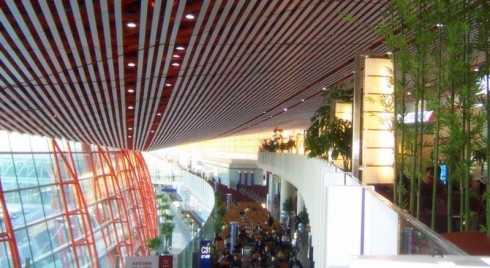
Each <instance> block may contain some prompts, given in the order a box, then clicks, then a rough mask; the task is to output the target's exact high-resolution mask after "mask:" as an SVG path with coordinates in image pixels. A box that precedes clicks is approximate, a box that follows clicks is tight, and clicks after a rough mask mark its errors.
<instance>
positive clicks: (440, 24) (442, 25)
mask: <svg viewBox="0 0 490 268" xmlns="http://www.w3.org/2000/svg"><path fill="white" fill-rule="evenodd" d="M436 27H437V28H442V27H444V24H442V23H437V24H436Z"/></svg>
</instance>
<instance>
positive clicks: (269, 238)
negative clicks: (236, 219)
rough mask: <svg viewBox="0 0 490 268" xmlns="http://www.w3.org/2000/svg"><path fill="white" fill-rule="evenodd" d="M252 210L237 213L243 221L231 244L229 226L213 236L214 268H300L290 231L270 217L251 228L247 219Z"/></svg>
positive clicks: (297, 246)
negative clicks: (214, 249) (216, 255)
mask: <svg viewBox="0 0 490 268" xmlns="http://www.w3.org/2000/svg"><path fill="white" fill-rule="evenodd" d="M255 209H256V207H252V208H251V209H250V208H248V207H247V208H245V209H243V210H241V211H239V215H240V216H241V219H242V220H243V221H242V224H241V226H239V227H238V232H236V234H237V236H236V237H235V238H234V241H233V242H234V243H232V240H233V238H232V237H231V235H232V233H233V232H231V230H230V225H226V226H225V228H224V229H223V231H222V232H221V233H219V234H216V236H215V238H214V244H215V246H216V249H217V250H218V254H219V259H218V262H217V263H216V265H215V267H233V268H235V267H261V268H262V267H264V268H265V267H267V268H268V267H295V268H297V267H303V265H302V264H301V262H300V261H299V260H298V258H297V254H298V253H299V250H300V246H299V243H297V240H296V239H295V236H293V239H291V235H290V234H291V230H290V229H289V228H288V227H287V226H285V225H284V224H280V223H278V222H277V221H275V220H274V219H273V218H272V216H271V215H270V214H269V213H267V214H268V216H267V218H266V219H264V221H263V224H260V223H257V224H255V226H253V225H251V224H250V223H251V221H249V220H248V219H247V215H248V214H252V213H253V212H254V210H255ZM232 244H234V246H233V248H231V247H232Z"/></svg>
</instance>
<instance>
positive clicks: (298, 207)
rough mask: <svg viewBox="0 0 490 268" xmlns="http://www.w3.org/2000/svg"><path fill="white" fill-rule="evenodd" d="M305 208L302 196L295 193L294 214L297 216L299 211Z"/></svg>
mask: <svg viewBox="0 0 490 268" xmlns="http://www.w3.org/2000/svg"><path fill="white" fill-rule="evenodd" d="M304 208H305V200H304V199H303V196H302V195H301V193H300V192H299V190H298V192H297V198H296V212H297V214H299V213H300V212H301V211H303V210H304Z"/></svg>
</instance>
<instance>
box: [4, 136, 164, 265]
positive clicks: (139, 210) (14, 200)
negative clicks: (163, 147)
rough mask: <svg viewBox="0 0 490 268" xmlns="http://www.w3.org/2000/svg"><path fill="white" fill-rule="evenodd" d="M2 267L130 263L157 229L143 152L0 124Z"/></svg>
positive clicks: (139, 253) (151, 190) (146, 251)
mask: <svg viewBox="0 0 490 268" xmlns="http://www.w3.org/2000/svg"><path fill="white" fill-rule="evenodd" d="M0 182H1V183H0V210H1V211H0V267H25V266H26V265H27V263H29V264H30V265H31V266H34V267H124V262H123V260H124V257H126V256H138V255H147V254H148V249H147V246H146V241H147V240H148V239H149V238H151V237H154V236H156V234H157V229H158V227H157V223H156V208H155V195H154V192H153V186H152V184H151V180H150V176H149V173H148V169H147V167H146V165H145V162H144V160H143V157H142V156H141V154H140V153H138V152H132V151H121V150H111V149H106V148H99V147H95V146H92V145H86V144H81V143H73V142H66V141H60V140H52V139H48V138H42V137H37V136H27V135H20V134H15V133H7V132H2V131H0Z"/></svg>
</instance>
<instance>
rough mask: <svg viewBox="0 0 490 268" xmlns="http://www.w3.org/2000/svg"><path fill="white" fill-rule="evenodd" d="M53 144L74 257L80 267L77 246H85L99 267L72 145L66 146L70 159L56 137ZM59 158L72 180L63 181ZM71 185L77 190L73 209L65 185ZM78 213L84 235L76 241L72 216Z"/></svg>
mask: <svg viewBox="0 0 490 268" xmlns="http://www.w3.org/2000/svg"><path fill="white" fill-rule="evenodd" d="M52 145H53V153H54V163H55V169H56V173H57V174H56V175H57V177H58V183H59V184H60V190H61V191H60V192H61V196H62V202H63V209H64V215H65V217H66V219H67V222H68V232H69V235H70V239H71V244H72V248H73V251H74V254H75V256H74V257H75V261H76V265H77V267H80V263H79V261H80V256H78V251H77V248H78V247H81V246H84V247H86V248H87V249H88V253H89V259H90V265H91V267H99V261H98V260H99V258H98V253H97V248H96V246H95V238H94V233H93V230H92V224H91V219H90V217H89V215H88V210H87V203H86V201H85V197H84V196H83V192H82V190H81V187H80V183H79V181H78V175H77V172H76V169H75V163H74V161H73V154H72V152H71V150H70V145H69V144H68V142H67V144H66V146H67V148H68V156H69V159H68V160H67V159H66V157H65V156H64V153H63V152H62V151H61V149H60V148H59V146H58V144H57V142H56V141H55V140H54V139H53V140H52ZM58 158H59V160H61V162H62V163H63V165H64V167H65V168H66V170H67V171H68V172H69V173H70V175H71V181H67V182H65V181H63V179H62V177H61V170H60V167H59V163H58ZM70 185H71V186H72V187H73V190H74V191H75V197H76V198H75V205H76V206H77V209H71V210H70V209H69V208H68V204H67V197H66V193H65V186H70ZM78 215H79V216H81V223H82V228H83V236H82V239H80V240H77V241H75V236H74V234H73V227H72V222H71V217H70V216H78Z"/></svg>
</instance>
